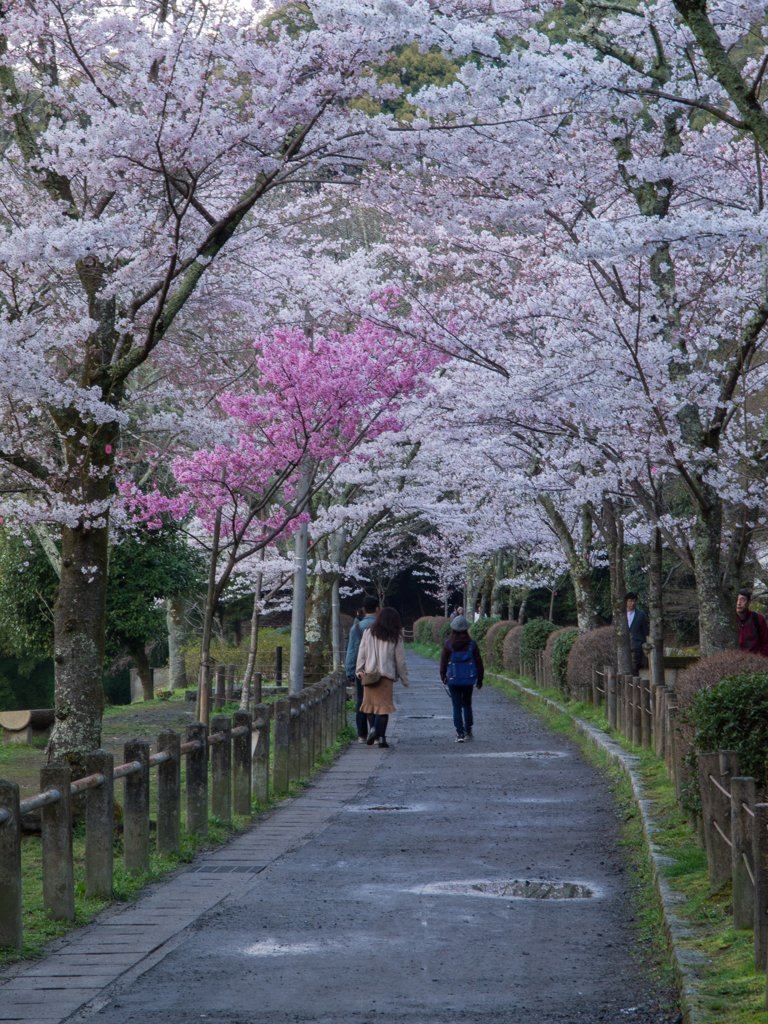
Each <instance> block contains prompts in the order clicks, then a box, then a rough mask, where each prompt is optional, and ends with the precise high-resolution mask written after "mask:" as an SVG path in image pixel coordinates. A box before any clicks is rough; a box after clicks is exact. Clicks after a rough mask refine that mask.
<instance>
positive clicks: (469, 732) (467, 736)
mask: <svg viewBox="0 0 768 1024" xmlns="http://www.w3.org/2000/svg"><path fill="white" fill-rule="evenodd" d="M464 735H465V736H466V738H467V739H468V740H471V739H474V736H473V734H472V730H471V729H467V731H466V732H465V733H464Z"/></svg>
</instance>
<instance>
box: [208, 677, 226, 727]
mask: <svg viewBox="0 0 768 1024" xmlns="http://www.w3.org/2000/svg"><path fill="white" fill-rule="evenodd" d="M225 673H226V669H225V668H224V666H223V665H219V666H218V667H217V669H216V699H215V701H214V704H213V706H214V707H215V708H219V709H221V708H223V707H224V701H225V700H226V688H225V682H224V677H225ZM213 731H214V729H213V726H211V732H213Z"/></svg>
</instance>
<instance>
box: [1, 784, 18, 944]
mask: <svg viewBox="0 0 768 1024" xmlns="http://www.w3.org/2000/svg"><path fill="white" fill-rule="evenodd" d="M0 810H3V811H7V812H8V814H9V817H8V819H7V820H6V821H4V822H0V947H2V946H15V947H16V948H17V949H21V946H22V941H23V940H22V932H21V811H20V810H19V787H18V785H17V783H15V782H10V781H9V780H8V779H0Z"/></svg>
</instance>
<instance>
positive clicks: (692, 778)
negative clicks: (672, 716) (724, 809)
mask: <svg viewBox="0 0 768 1024" xmlns="http://www.w3.org/2000/svg"><path fill="white" fill-rule="evenodd" d="M766 669H768V662H767V661H766V659H765V658H764V657H763V656H762V655H760V654H751V653H750V652H749V651H740V650H738V649H736V650H732V651H718V652H717V653H716V654H710V655H708V657H706V658H700V659H699V660H698V661H696V662H694V663H693V665H690V666H689V667H688V668H687V669H685V670H684V671H682V672H681V673H680V675H679V676H678V677H677V685H676V686H675V690H676V691H677V703H678V707H679V708H680V718H679V726H678V737H679V743H678V748H679V749H678V758H679V766H680V782H681V788H682V794H683V805H684V806H685V807H686V809H687V810H689V811H694V812H696V811H698V810H699V808H700V807H701V797H700V795H699V785H698V779H697V774H696V748H695V742H694V741H695V736H696V732H697V726H696V724H695V722H694V721H693V719H692V717H691V716H692V712H693V708H694V704H695V703H696V696H697V694H699V693H701V691H702V690H711V689H713V687H716V686H717V685H718V683H720V682H721V681H722V680H723V679H726V678H728V677H729V676H741V675H761V674H763V673H764V672H765V671H766ZM709 749H710V750H711V749H713V748H711V747H710V748H709ZM714 749H718V748H714ZM724 749H725V748H724ZM733 749H734V750H735V749H736V747H734V748H733ZM739 771H740V772H741V768H739ZM742 774H746V773H745V772H742ZM760 777H761V778H762V773H761V775H760Z"/></svg>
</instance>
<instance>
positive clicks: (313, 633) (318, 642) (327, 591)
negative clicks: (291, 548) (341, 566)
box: [304, 572, 334, 684]
mask: <svg viewBox="0 0 768 1024" xmlns="http://www.w3.org/2000/svg"><path fill="white" fill-rule="evenodd" d="M333 583H334V577H333V575H332V574H331V573H323V572H320V573H313V574H312V575H311V576H310V578H309V580H308V585H307V633H306V643H305V645H304V650H305V652H306V666H305V670H304V674H305V677H306V679H307V682H308V683H310V684H311V683H317V682H319V681H320V680H321V679H322V678H323V676H324V675H325V674H326V659H327V656H328V652H329V651H330V650H331V645H332V638H331V612H332V608H331V604H332V597H333Z"/></svg>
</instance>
